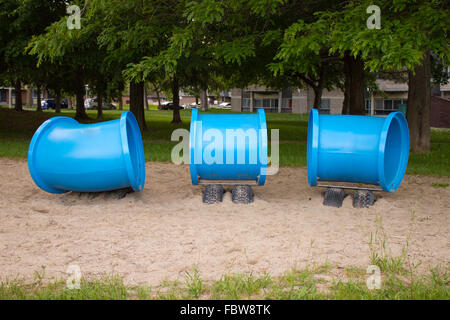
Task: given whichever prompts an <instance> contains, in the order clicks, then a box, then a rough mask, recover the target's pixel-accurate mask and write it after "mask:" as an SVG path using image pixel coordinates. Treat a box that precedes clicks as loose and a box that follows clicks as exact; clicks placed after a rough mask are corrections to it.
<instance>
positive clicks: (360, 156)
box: [307, 109, 409, 192]
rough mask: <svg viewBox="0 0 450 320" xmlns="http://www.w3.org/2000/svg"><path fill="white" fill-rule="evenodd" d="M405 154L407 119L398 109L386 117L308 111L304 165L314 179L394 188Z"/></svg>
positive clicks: (310, 179)
mask: <svg viewBox="0 0 450 320" xmlns="http://www.w3.org/2000/svg"><path fill="white" fill-rule="evenodd" d="M408 156H409V131H408V123H407V122H406V119H405V117H404V116H403V114H402V113H401V112H392V113H390V114H389V116H387V117H370V116H353V115H319V113H318V111H317V110H316V109H312V110H311V112H310V113H309V122H308V141H307V169H308V182H309V185H310V186H316V185H317V181H318V180H319V181H341V182H355V183H365V184H373V185H380V186H381V188H382V189H383V190H384V191H387V192H394V191H395V190H397V188H398V187H399V186H400V183H401V182H402V180H403V176H404V175H405V171H406V166H407V164H408Z"/></svg>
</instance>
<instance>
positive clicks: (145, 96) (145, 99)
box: [144, 85, 148, 111]
mask: <svg viewBox="0 0 450 320" xmlns="http://www.w3.org/2000/svg"><path fill="white" fill-rule="evenodd" d="M144 106H145V110H147V111H148V99H147V89H146V88H145V85H144Z"/></svg>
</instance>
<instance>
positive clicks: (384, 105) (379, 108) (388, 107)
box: [366, 99, 408, 114]
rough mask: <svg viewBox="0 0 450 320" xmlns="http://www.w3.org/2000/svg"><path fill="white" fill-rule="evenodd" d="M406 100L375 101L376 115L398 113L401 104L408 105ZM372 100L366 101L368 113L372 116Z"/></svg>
mask: <svg viewBox="0 0 450 320" xmlns="http://www.w3.org/2000/svg"><path fill="white" fill-rule="evenodd" d="M407 102H408V100H406V99H375V111H374V114H389V113H391V112H394V111H398V107H399V105H401V104H407ZM370 104H371V101H370V99H366V111H367V113H368V114H370Z"/></svg>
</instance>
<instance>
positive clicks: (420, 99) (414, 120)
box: [406, 52, 431, 152]
mask: <svg viewBox="0 0 450 320" xmlns="http://www.w3.org/2000/svg"><path fill="white" fill-rule="evenodd" d="M430 78H431V68H430V53H429V52H426V53H425V58H424V61H423V64H422V65H420V66H417V67H416V68H415V69H414V74H413V72H411V71H410V72H409V82H408V108H407V111H406V117H407V119H408V127H409V141H410V148H411V151H412V152H429V151H430V108H431V86H430Z"/></svg>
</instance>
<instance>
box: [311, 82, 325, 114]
mask: <svg viewBox="0 0 450 320" xmlns="http://www.w3.org/2000/svg"><path fill="white" fill-rule="evenodd" d="M313 90H314V105H313V108H317V109H320V107H321V105H322V91H323V88H322V87H321V86H319V87H313Z"/></svg>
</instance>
